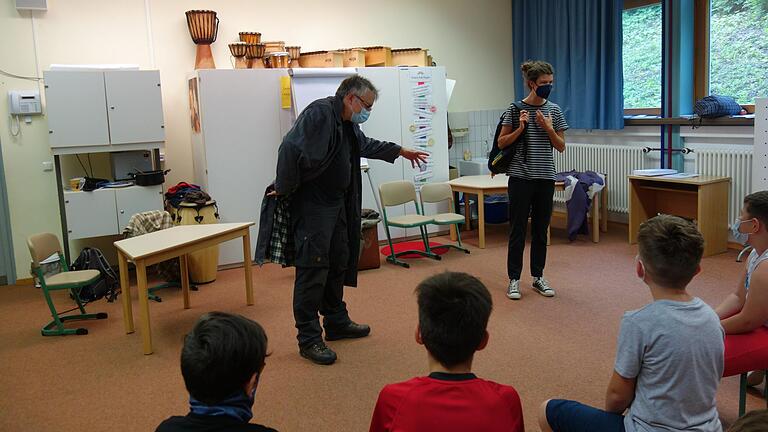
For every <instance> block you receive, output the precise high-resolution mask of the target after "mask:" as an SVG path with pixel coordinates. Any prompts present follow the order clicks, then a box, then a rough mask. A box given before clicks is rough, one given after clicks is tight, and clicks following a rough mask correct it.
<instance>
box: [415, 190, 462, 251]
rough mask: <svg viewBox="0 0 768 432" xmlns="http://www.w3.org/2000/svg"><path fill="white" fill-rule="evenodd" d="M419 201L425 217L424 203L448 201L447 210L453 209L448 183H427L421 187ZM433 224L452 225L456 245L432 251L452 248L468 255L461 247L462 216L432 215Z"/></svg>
mask: <svg viewBox="0 0 768 432" xmlns="http://www.w3.org/2000/svg"><path fill="white" fill-rule="evenodd" d="M419 199H420V201H421V209H422V210H423V211H424V213H425V215H426V212H427V211H426V207H425V206H424V203H430V204H434V203H441V202H444V201H448V208H449V209H452V208H454V207H453V191H452V190H451V185H449V184H448V183H427V184H425V185H423V186H422V187H421V191H420V192H419ZM432 219H433V222H432V223H433V224H435V225H453V226H454V227H455V230H456V243H457V244H456V245H453V244H447V245H442V246H437V247H435V248H433V249H437V248H454V249H458V250H460V251H463V252H464V253H469V250H468V249H467V248H465V247H464V246H462V244H461V228H460V225H462V224H463V223H464V222H465V218H464V216H462V215H460V214H458V213H438V214H435V215H432Z"/></svg>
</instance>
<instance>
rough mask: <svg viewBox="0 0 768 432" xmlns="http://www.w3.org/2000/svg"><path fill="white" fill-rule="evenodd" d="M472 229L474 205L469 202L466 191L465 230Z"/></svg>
mask: <svg viewBox="0 0 768 432" xmlns="http://www.w3.org/2000/svg"><path fill="white" fill-rule="evenodd" d="M471 229H472V206H471V205H470V204H469V197H468V196H467V193H466V192H464V231H470V230H471Z"/></svg>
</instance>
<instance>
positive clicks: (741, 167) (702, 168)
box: [694, 147, 752, 222]
mask: <svg viewBox="0 0 768 432" xmlns="http://www.w3.org/2000/svg"><path fill="white" fill-rule="evenodd" d="M694 156H695V160H696V162H695V163H696V165H695V166H696V172H697V173H699V174H701V175H715V176H725V177H730V178H731V191H730V197H729V202H728V221H729V222H730V221H732V220H734V219H735V218H736V217H737V216H738V215H739V211H740V210H741V205H742V202H743V201H744V197H745V196H746V195H748V194H749V193H750V192H751V191H752V148H751V147H750V148H749V149H748V150H741V149H719V150H715V149H706V148H705V149H696V150H695V152H694Z"/></svg>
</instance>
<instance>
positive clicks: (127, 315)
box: [117, 250, 134, 333]
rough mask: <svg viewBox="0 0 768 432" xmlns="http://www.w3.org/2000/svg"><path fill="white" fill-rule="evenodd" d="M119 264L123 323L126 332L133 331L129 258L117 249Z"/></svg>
mask: <svg viewBox="0 0 768 432" xmlns="http://www.w3.org/2000/svg"><path fill="white" fill-rule="evenodd" d="M117 264H118V270H119V271H120V295H121V297H122V298H123V325H124V326H125V332H126V333H133V332H134V327H133V309H132V307H131V279H130V275H129V274H128V258H126V257H125V255H123V253H122V252H120V250H118V251H117Z"/></svg>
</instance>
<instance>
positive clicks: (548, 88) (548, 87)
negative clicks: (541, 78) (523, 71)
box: [536, 84, 552, 99]
mask: <svg viewBox="0 0 768 432" xmlns="http://www.w3.org/2000/svg"><path fill="white" fill-rule="evenodd" d="M551 92H552V84H542V85H540V86H538V87H536V96H538V97H540V98H542V99H546V98H548V97H549V93H551Z"/></svg>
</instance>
